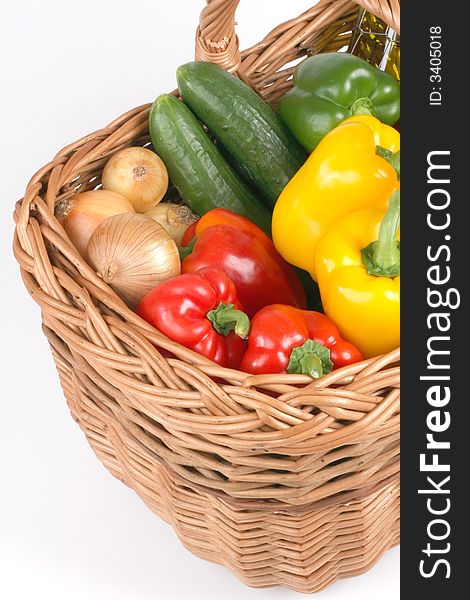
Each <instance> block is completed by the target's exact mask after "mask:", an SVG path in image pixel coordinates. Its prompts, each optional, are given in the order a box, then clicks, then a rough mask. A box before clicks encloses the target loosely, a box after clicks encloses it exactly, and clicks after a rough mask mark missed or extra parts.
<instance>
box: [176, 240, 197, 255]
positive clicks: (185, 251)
mask: <svg viewBox="0 0 470 600" xmlns="http://www.w3.org/2000/svg"><path fill="white" fill-rule="evenodd" d="M196 242H197V237H194V238H193V239H192V240H191V241H190V242H189V244H187V245H186V246H177V248H178V254H179V255H180V260H181V261H183V260H184V259H185V258H186V257H187V256H189V255H190V254H191V252H192V251H193V250H194V246H195V245H196Z"/></svg>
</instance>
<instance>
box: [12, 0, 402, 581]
mask: <svg viewBox="0 0 470 600" xmlns="http://www.w3.org/2000/svg"><path fill="white" fill-rule="evenodd" d="M360 4H361V5H364V6H365V5H367V6H368V7H371V6H372V7H373V9H374V10H375V12H376V13H380V14H381V15H382V16H384V18H385V19H387V20H388V21H389V22H390V24H391V25H393V26H394V27H395V28H396V29H398V28H399V2H398V0H389V1H386V0H374V1H370V2H365V1H364V0H361V2H360ZM237 5H238V0H212V1H211V2H208V5H207V7H206V8H205V9H204V10H203V12H202V15H201V21H200V27H199V28H198V31H197V36H196V53H197V56H198V58H200V59H205V60H211V61H213V62H217V63H218V64H220V65H221V66H223V67H224V68H227V69H231V70H233V71H236V72H237V73H238V75H239V76H240V77H241V78H243V79H244V80H245V81H247V82H249V83H250V85H252V86H253V87H254V88H255V89H256V90H257V91H258V92H259V93H260V94H261V95H262V96H263V97H265V98H266V99H267V100H269V101H270V102H272V103H273V104H276V102H277V101H278V99H279V98H280V96H281V95H282V94H283V93H284V91H285V90H286V89H288V88H289V86H290V85H291V83H290V80H289V78H290V75H291V74H292V70H293V69H292V68H291V67H288V68H285V69H284V68H283V67H284V65H287V64H288V63H290V62H291V61H292V60H294V59H297V58H300V57H302V56H305V55H308V54H311V53H315V52H326V51H336V50H339V49H340V48H342V47H343V46H344V45H345V44H347V43H348V40H349V37H350V32H351V28H352V27H353V25H354V23H355V22H356V19H357V16H358V11H359V7H358V5H357V4H356V2H354V1H351V0H321V1H320V2H319V3H318V4H317V5H316V6H314V7H313V8H312V9H310V10H308V11H307V12H306V13H304V14H303V15H301V16H300V17H298V18H296V19H293V20H292V21H289V22H288V23H285V24H283V25H280V26H279V27H277V28H276V29H275V30H274V31H272V32H271V33H270V34H269V35H268V36H267V37H266V38H265V39H264V40H262V41H261V42H260V43H259V44H256V45H255V46H253V47H252V48H250V49H249V50H247V51H245V52H242V53H240V52H239V49H238V39H237V37H236V35H235V33H234V15H235V9H236V7H237ZM175 67H176V65H175ZM148 113H149V105H145V106H141V107H138V108H136V109H134V110H131V111H129V112H128V113H126V114H125V115H123V116H122V117H119V118H118V119H116V120H115V121H113V122H112V123H111V124H110V125H108V126H107V127H105V128H104V129H102V130H100V131H97V132H95V133H92V134H90V135H88V136H86V137H85V138H83V139H81V140H79V141H77V142H75V143H74V144H71V145H70V146H68V147H66V148H64V149H63V150H62V151H61V152H59V153H58V154H57V156H56V157H55V158H54V159H53V160H52V161H51V162H50V163H49V164H48V165H46V166H45V167H44V168H43V169H41V170H40V171H39V172H38V173H37V174H36V175H35V176H34V177H33V178H32V180H31V182H30V183H29V185H28V188H27V190H26V193H25V197H24V199H23V200H22V201H21V202H19V203H18V204H17V206H16V210H15V220H16V223H17V228H16V235H15V240H14V250H15V255H16V257H17V260H18V262H19V263H20V266H21V274H22V277H23V280H24V283H25V286H26V288H27V289H28V291H29V292H30V294H31V295H32V297H33V299H34V300H35V301H36V302H37V303H38V304H39V305H40V307H41V309H42V320H43V330H44V333H45V334H46V336H47V338H48V339H49V342H50V345H51V348H52V353H53V356H54V359H55V362H56V365H57V369H58V372H59V376H60V380H61V383H62V387H63V390H64V393H65V396H66V398H67V401H68V404H69V407H70V410H71V412H72V415H73V417H74V418H75V420H76V421H77V422H78V424H79V425H80V427H81V428H82V430H83V431H84V432H85V434H86V436H87V438H88V441H89V443H90V445H91V446H92V448H93V449H94V451H95V452H96V454H97V456H98V457H99V459H100V460H101V461H102V462H103V464H104V465H105V466H106V467H107V468H108V469H109V471H111V473H113V475H115V476H116V477H118V478H120V479H121V480H122V481H124V482H125V483H126V484H127V485H129V486H131V487H132V488H133V489H134V490H135V491H136V492H137V493H138V494H139V496H140V497H141V498H142V499H143V500H144V501H145V502H146V504H147V505H148V506H149V507H150V508H151V509H152V510H154V511H155V512H156V513H157V514H158V515H160V516H161V517H162V518H163V519H165V520H167V521H168V522H170V523H171V524H172V525H173V527H174V528H175V530H176V531H177V533H178V535H179V537H180V538H181V540H182V541H183V543H184V545H185V546H186V547H187V548H189V549H190V550H191V551H192V552H194V553H195V554H197V555H198V556H201V557H203V558H206V559H208V560H211V561H215V562H219V563H223V564H225V565H227V566H228V567H229V568H230V569H231V570H232V571H233V572H234V573H236V575H237V576H238V577H239V578H240V579H241V580H243V581H244V582H246V583H247V584H249V585H252V586H271V585H276V584H281V585H284V586H287V587H290V588H293V589H295V590H299V591H303V592H313V591H316V590H319V589H321V588H322V587H324V586H326V585H328V584H329V583H331V582H332V581H334V580H335V579H337V578H339V577H346V576H350V575H354V574H358V573H361V572H364V571H365V570H367V569H368V568H370V566H371V565H372V564H373V563H374V562H375V561H376V560H377V559H378V558H379V557H380V556H381V555H382V554H383V552H384V551H385V550H387V549H388V548H390V547H391V546H393V545H395V544H396V543H398V539H399V480H398V473H399V423H400V416H399V411H400V409H399V353H398V350H397V351H396V352H392V353H391V354H389V355H386V356H383V357H378V358H374V359H370V360H367V361H364V362H363V363H360V364H356V365H353V366H350V367H347V368H344V369H341V370H338V371H335V372H333V373H331V374H329V375H327V376H326V377H323V378H322V379H320V380H319V381H315V382H312V380H311V379H309V378H308V377H305V376H303V375H264V376H252V375H247V374H244V373H241V372H238V371H230V370H228V369H223V368H221V367H219V366H217V365H215V364H213V363H211V362H210V361H208V360H207V359H205V358H203V357H202V356H200V355H198V354H195V353H193V352H191V351H189V350H186V349H185V348H183V347H181V346H179V345H178V344H175V343H174V342H171V341H170V340H168V339H167V338H165V337H164V336H163V335H162V334H160V333H159V332H158V331H156V330H155V329H153V328H152V327H151V326H150V325H148V324H146V323H145V322H143V321H142V320H141V319H140V318H139V317H137V316H136V315H135V314H134V313H132V312H131V311H129V310H128V309H127V307H126V306H125V305H124V304H123V302H122V301H121V300H120V299H119V298H118V297H117V296H116V295H115V294H114V292H113V291H112V290H111V289H110V288H109V287H108V286H107V285H106V284H105V283H104V282H103V281H102V280H101V279H100V278H99V277H98V276H97V275H96V274H95V273H94V272H93V271H92V269H91V268H90V267H89V266H88V265H87V264H85V262H84V261H83V260H82V259H81V258H80V256H79V254H78V253H77V251H76V250H75V248H74V247H73V246H72V245H71V243H70V241H69V240H68V238H67V236H66V234H65V233H64V231H63V229H62V228H61V226H60V225H59V223H58V221H57V220H56V219H55V217H54V205H55V203H56V202H57V200H58V199H61V198H64V197H66V196H70V195H72V194H76V193H78V192H79V191H84V190H87V189H93V188H95V187H96V186H97V185H99V183H100V175H101V170H102V168H103V165H104V164H105V162H106V161H107V159H108V158H109V157H110V156H111V155H112V154H113V153H114V152H116V151H117V150H119V149H121V148H123V147H125V146H128V145H143V144H146V143H148V142H149V136H148V129H147V119H148ZM155 346H158V347H159V348H162V349H164V350H166V351H169V352H171V353H172V355H173V358H164V357H163V356H162V355H161V354H160V353H159V352H158V351H157V350H156V348H155ZM165 355H167V354H166V353H165ZM156 543H158V541H156Z"/></svg>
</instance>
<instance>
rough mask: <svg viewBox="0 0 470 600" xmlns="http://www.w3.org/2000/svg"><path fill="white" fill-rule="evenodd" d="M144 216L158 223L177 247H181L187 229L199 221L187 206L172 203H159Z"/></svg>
mask: <svg viewBox="0 0 470 600" xmlns="http://www.w3.org/2000/svg"><path fill="white" fill-rule="evenodd" d="M145 214H146V215H147V216H149V217H151V218H152V219H153V220H154V221H156V222H157V223H160V225H161V226H162V227H163V228H164V229H165V230H166V231H167V232H168V233H169V234H170V236H171V237H172V238H173V239H174V240H175V242H176V244H177V245H178V246H181V242H182V240H183V235H184V233H185V231H186V230H187V228H188V227H189V226H190V225H191V224H192V223H194V222H195V221H197V220H198V219H199V217H198V216H197V215H196V213H194V212H193V211H192V210H191V209H190V208H189V206H185V205H184V204H173V203H172V202H161V203H160V204H158V205H157V206H155V207H154V208H151V209H150V210H148V211H147V212H146V213H145Z"/></svg>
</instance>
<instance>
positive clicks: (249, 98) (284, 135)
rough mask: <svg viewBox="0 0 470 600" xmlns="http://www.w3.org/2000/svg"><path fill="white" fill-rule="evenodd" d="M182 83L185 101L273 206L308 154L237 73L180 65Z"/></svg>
mask: <svg viewBox="0 0 470 600" xmlns="http://www.w3.org/2000/svg"><path fill="white" fill-rule="evenodd" d="M177 79H178V87H179V90H180V93H181V95H182V96H183V100H184V102H185V103H186V104H187V105H188V106H189V107H190V108H191V110H192V111H193V112H194V114H195V115H197V116H198V117H199V119H200V120H201V121H202V122H203V123H205V125H207V127H208V128H209V130H210V131H211V133H212V134H214V136H215V137H216V138H217V140H218V141H219V142H220V143H221V144H222V145H223V146H224V148H225V149H226V150H227V152H228V153H229V154H230V155H231V156H232V157H233V158H234V159H235V161H237V162H238V163H239V164H240V166H241V168H242V172H243V173H244V174H245V175H247V176H248V180H249V182H250V183H251V184H252V185H253V187H255V188H256V190H257V191H258V193H259V194H260V195H261V196H262V198H263V199H264V200H265V202H266V204H267V205H268V206H269V207H270V208H272V207H273V206H274V204H275V202H276V200H277V198H278V197H279V194H280V193H281V192H282V190H283V189H284V187H285V186H286V184H287V182H288V181H289V180H290V179H291V178H292V177H293V176H294V175H295V173H296V172H297V171H298V170H299V168H300V167H301V166H302V164H303V163H304V162H305V160H306V158H307V157H306V154H305V151H304V150H303V149H302V148H301V147H300V146H299V144H298V143H297V141H296V140H295V139H294V138H293V137H292V136H291V134H290V133H289V131H288V130H287V129H286V128H285V126H284V125H283V123H282V122H281V120H280V118H279V116H278V115H277V114H276V113H275V112H274V110H273V109H272V108H271V106H270V105H269V104H268V103H267V102H265V101H264V100H262V98H260V96H258V94H257V93H256V92H255V91H254V90H252V89H251V88H250V87H249V86H247V85H246V84H245V83H244V82H243V81H240V79H238V78H237V77H235V76H234V75H232V74H231V73H228V72H227V71H224V70H223V69H221V68H220V67H218V66H216V65H214V64H211V63H207V62H192V63H188V64H186V65H183V66H181V67H179V69H178V71H177ZM227 208H229V207H227ZM245 216H248V217H249V216H250V215H245Z"/></svg>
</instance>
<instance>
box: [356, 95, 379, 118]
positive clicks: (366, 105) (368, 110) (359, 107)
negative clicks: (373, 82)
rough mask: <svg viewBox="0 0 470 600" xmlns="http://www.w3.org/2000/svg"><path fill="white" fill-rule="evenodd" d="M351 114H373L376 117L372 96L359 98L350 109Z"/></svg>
mask: <svg viewBox="0 0 470 600" xmlns="http://www.w3.org/2000/svg"><path fill="white" fill-rule="evenodd" d="M349 112H350V114H351V116H354V115H371V116H372V117H375V115H376V112H375V106H374V103H373V102H372V100H371V99H370V98H358V99H357V100H356V101H355V102H354V104H353V105H352V106H351V108H350V109H349Z"/></svg>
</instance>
